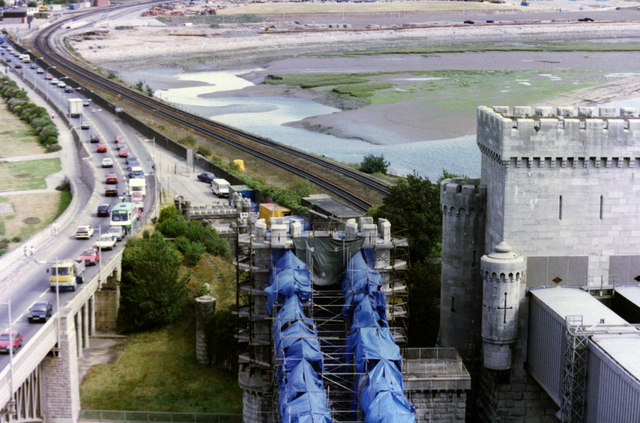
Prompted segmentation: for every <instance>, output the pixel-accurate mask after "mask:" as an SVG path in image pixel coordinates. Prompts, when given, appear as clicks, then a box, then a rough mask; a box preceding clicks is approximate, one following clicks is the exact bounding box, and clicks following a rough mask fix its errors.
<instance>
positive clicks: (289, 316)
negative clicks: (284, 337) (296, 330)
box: [273, 295, 315, 336]
mask: <svg viewBox="0 0 640 423" xmlns="http://www.w3.org/2000/svg"><path fill="white" fill-rule="evenodd" d="M296 320H301V321H303V322H304V323H306V324H307V325H308V326H315V324H314V323H313V320H311V319H310V318H308V317H307V316H306V315H305V314H304V309H303V308H302V303H301V302H300V298H298V296H297V295H292V296H290V297H289V298H287V299H286V300H285V301H284V304H283V306H282V307H280V308H279V309H278V314H277V315H276V318H275V319H274V320H273V334H274V336H275V334H276V333H278V332H281V331H283V330H285V329H286V328H288V327H289V326H290V325H291V323H293V322H295V321H296Z"/></svg>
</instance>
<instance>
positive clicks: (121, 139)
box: [113, 135, 124, 144]
mask: <svg viewBox="0 0 640 423" xmlns="http://www.w3.org/2000/svg"><path fill="white" fill-rule="evenodd" d="M113 142H115V143H116V144H118V143H119V142H124V136H122V135H116V137H115V138H114V140H113Z"/></svg>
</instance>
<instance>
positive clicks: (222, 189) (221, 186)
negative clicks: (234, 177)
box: [211, 178, 231, 197]
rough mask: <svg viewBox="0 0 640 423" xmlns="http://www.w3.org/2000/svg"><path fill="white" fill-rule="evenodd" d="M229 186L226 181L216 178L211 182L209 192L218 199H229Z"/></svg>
mask: <svg viewBox="0 0 640 423" xmlns="http://www.w3.org/2000/svg"><path fill="white" fill-rule="evenodd" d="M230 186H231V184H230V183H229V181H227V180H226V179H222V178H216V179H214V180H213V181H211V191H213V193H214V194H215V195H217V196H218V197H229V187H230Z"/></svg>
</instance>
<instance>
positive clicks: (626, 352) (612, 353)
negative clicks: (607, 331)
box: [591, 333, 640, 380]
mask: <svg viewBox="0 0 640 423" xmlns="http://www.w3.org/2000/svg"><path fill="white" fill-rule="evenodd" d="M591 340H592V341H593V342H595V343H596V344H597V345H598V346H599V347H600V348H601V349H602V350H603V351H604V352H605V353H607V355H609V357H611V358H612V359H613V360H615V361H616V362H617V363H618V364H620V365H621V366H622V367H624V369H625V370H626V371H628V372H629V373H630V374H631V375H632V376H633V377H635V378H636V379H638V380H640V360H638V351H640V333H639V334H637V335H632V334H629V335H621V334H618V335H594V336H593V338H591Z"/></svg>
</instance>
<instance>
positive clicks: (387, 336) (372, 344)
mask: <svg viewBox="0 0 640 423" xmlns="http://www.w3.org/2000/svg"><path fill="white" fill-rule="evenodd" d="M345 351H346V356H347V362H351V355H352V354H353V356H354V359H355V362H356V367H357V369H358V372H360V373H362V372H368V371H369V370H371V369H372V368H373V367H374V366H375V365H376V364H377V363H378V361H380V360H383V359H384V360H388V361H391V362H393V363H394V364H396V365H397V367H398V368H400V366H401V362H402V356H401V355H400V348H399V347H398V346H397V345H396V342H395V341H394V339H393V336H392V335H391V331H389V328H386V327H376V328H361V329H357V330H356V331H354V332H351V333H350V334H349V335H348V337H347V346H346V350H345Z"/></svg>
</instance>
